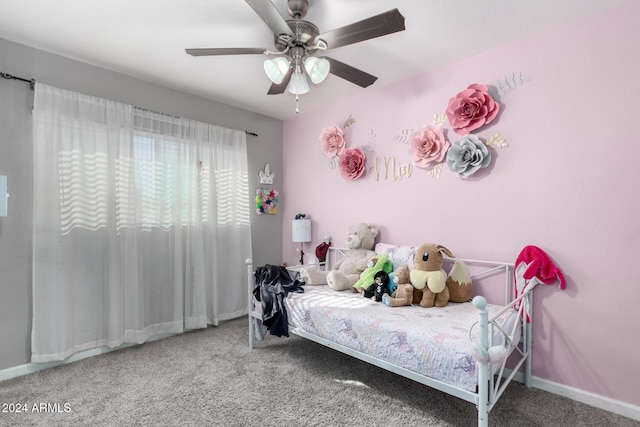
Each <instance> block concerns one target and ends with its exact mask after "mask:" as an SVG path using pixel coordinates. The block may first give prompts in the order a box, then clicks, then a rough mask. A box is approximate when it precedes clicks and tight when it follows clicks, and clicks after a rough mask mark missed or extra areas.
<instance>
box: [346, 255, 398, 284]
mask: <svg viewBox="0 0 640 427" xmlns="http://www.w3.org/2000/svg"><path fill="white" fill-rule="evenodd" d="M392 269H393V264H392V263H391V261H389V256H388V255H385V254H376V255H374V256H372V257H371V258H370V259H369V261H367V268H365V269H364V271H363V272H362V273H360V278H359V279H358V281H357V282H356V283H355V284H354V285H353V289H354V290H356V291H358V292H360V293H362V292H363V291H364V290H365V289H366V288H368V287H369V286H370V285H371V284H372V283H373V282H374V279H375V276H376V274H377V273H378V272H379V271H384V272H385V273H387V274H389V273H391V270H392Z"/></svg>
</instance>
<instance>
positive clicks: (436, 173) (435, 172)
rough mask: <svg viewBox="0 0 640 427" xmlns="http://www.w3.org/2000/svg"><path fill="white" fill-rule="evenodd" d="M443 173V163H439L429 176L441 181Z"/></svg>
mask: <svg viewBox="0 0 640 427" xmlns="http://www.w3.org/2000/svg"><path fill="white" fill-rule="evenodd" d="M441 171H442V163H438V164H437V165H435V166H434V167H433V168H431V170H430V171H429V172H428V175H429V176H430V177H432V178H436V179H440V172H441Z"/></svg>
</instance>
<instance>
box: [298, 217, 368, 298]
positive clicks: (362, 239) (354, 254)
mask: <svg viewBox="0 0 640 427" xmlns="http://www.w3.org/2000/svg"><path fill="white" fill-rule="evenodd" d="M376 237H378V227H376V226H374V225H371V224H366V223H359V224H355V225H352V226H351V227H349V234H348V235H347V238H346V240H345V243H346V244H347V248H348V249H349V250H348V251H346V252H345V255H344V257H342V259H340V260H339V261H338V262H336V263H335V265H333V267H332V269H331V270H330V271H321V270H317V269H314V268H303V269H302V270H300V280H301V281H303V282H305V283H306V284H307V285H329V288H330V289H332V290H334V291H343V290H347V289H352V288H353V285H354V284H355V283H356V282H357V281H358V279H359V278H360V274H361V273H362V272H363V271H364V270H365V269H366V268H367V262H368V261H369V259H371V257H372V256H374V255H375V252H373V250H372V249H373V246H374V244H375V239H376Z"/></svg>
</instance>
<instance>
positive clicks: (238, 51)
mask: <svg viewBox="0 0 640 427" xmlns="http://www.w3.org/2000/svg"><path fill="white" fill-rule="evenodd" d="M185 51H186V52H187V53H188V54H189V55H192V56H211V55H253V54H262V53H265V52H266V51H267V50H266V49H264V48H259V47H221V48H215V47H214V48H209V49H207V48H204V49H185Z"/></svg>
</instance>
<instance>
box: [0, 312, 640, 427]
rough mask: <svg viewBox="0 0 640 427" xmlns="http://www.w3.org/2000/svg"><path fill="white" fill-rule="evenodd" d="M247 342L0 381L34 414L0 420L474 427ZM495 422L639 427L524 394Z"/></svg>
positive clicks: (335, 366)
mask: <svg viewBox="0 0 640 427" xmlns="http://www.w3.org/2000/svg"><path fill="white" fill-rule="evenodd" d="M247 333H248V328H247V321H246V319H238V320H233V321H229V322H225V323H223V324H222V325H220V326H219V327H217V328H208V329H207V330H202V331H194V332H190V333H186V334H182V335H179V336H175V337H171V338H166V339H163V340H159V341H154V342H150V343H147V344H144V345H140V346H136V347H131V348H127V349H123V350H119V351H115V352H112V353H108V354H104V355H100V356H95V357H91V358H88V359H84V360H81V361H78V362H75V363H71V364H68V365H64V366H59V367H57V368H52V369H48V370H45V371H40V372H36V373H33V374H30V375H27V376H23V377H19V378H14V379H12V380H8V381H5V382H2V383H0V404H5V403H6V404H8V403H20V404H26V406H27V407H28V411H27V412H26V413H12V414H8V413H2V412H0V425H2V426H225V427H234V426H258V427H270V426H385V427H386V426H403V427H407V426H474V425H477V421H476V410H475V406H474V405H473V404H471V403H468V402H465V401H462V400H460V399H458V398H455V397H451V396H448V395H445V394H444V393H441V392H438V391H435V390H432V389H430V388H428V387H425V386H423V385H421V384H417V383H414V382H412V381H410V380H407V379H405V378H402V377H399V376H397V375H395V374H392V373H389V372H386V371H383V370H381V369H379V368H376V367H373V366H371V365H369V364H367V363H364V362H360V361H358V360H356V359H353V358H351V357H348V356H345V355H342V354H340V353H338V352H335V351H333V350H331V349H328V348H325V347H322V346H320V345H318V344H315V343H313V342H310V341H307V340H304V339H302V338H299V337H295V336H292V337H290V338H276V337H268V338H267V340H266V341H265V342H264V343H259V344H258V348H256V349H255V350H254V351H252V352H249V349H248V346H247ZM41 403H44V404H45V405H44V406H40V404H41ZM34 404H36V407H38V408H40V409H43V410H45V411H43V412H36V411H33V409H34V408H33V406H34ZM46 411H48V412H46ZM51 411H53V412H51ZM489 418H490V425H492V426H509V427H512V426H634V427H638V426H640V423H638V422H637V421H634V420H631V419H629V418H625V417H621V416H618V415H615V414H611V413H608V412H606V411H602V410H599V409H595V408H593V407H590V406H588V405H584V404H581V403H578V402H574V401H572V400H569V399H565V398H562V397H559V396H557V395H554V394H550V393H547V392H544V391H541V390H537V389H526V388H525V387H524V386H522V385H520V384H512V385H510V386H509V388H508V390H507V392H506V393H505V395H503V396H502V398H501V399H500V401H499V402H498V403H497V405H496V407H495V408H494V409H493V410H492V411H491V414H490V417H489Z"/></svg>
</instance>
